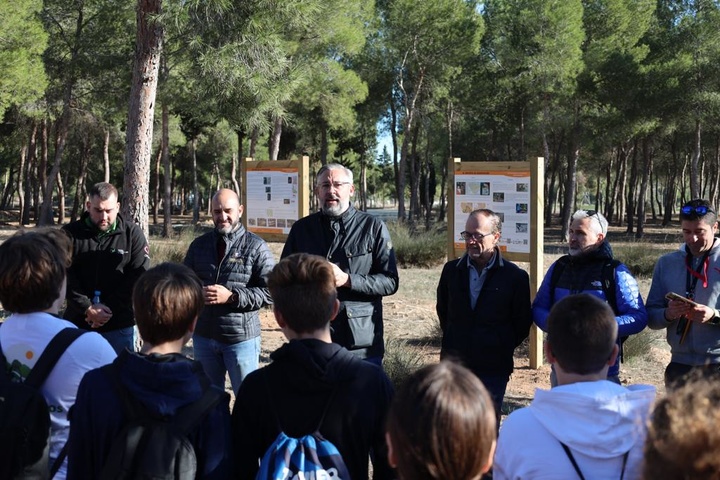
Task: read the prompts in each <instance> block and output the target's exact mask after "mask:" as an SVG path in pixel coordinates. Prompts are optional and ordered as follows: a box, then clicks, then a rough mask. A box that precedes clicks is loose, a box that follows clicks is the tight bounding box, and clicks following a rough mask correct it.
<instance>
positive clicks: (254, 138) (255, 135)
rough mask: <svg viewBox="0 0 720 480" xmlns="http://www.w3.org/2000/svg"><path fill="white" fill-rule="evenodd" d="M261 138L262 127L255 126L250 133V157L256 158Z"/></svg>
mask: <svg viewBox="0 0 720 480" xmlns="http://www.w3.org/2000/svg"><path fill="white" fill-rule="evenodd" d="M259 138H260V129H259V128H258V127H255V128H253V131H252V134H251V135H250V149H249V150H248V157H250V158H255V152H256V150H257V143H258V139H259Z"/></svg>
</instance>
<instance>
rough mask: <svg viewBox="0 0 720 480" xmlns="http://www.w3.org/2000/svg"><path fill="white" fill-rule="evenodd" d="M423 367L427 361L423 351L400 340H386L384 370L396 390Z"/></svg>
mask: <svg viewBox="0 0 720 480" xmlns="http://www.w3.org/2000/svg"><path fill="white" fill-rule="evenodd" d="M423 365H425V359H424V355H423V353H422V350H421V349H419V348H417V347H416V346H413V345H410V344H409V343H408V342H407V341H406V340H403V339H400V338H388V339H386V340H385V357H384V358H383V370H384V371H385V373H386V374H387V376H388V378H389V379H390V381H391V382H392V384H393V385H394V386H395V388H396V389H397V388H398V387H399V386H400V385H402V384H403V382H404V381H405V380H406V379H407V378H408V377H409V376H410V375H412V374H413V373H414V372H415V371H416V370H418V369H419V368H421V367H422V366H423Z"/></svg>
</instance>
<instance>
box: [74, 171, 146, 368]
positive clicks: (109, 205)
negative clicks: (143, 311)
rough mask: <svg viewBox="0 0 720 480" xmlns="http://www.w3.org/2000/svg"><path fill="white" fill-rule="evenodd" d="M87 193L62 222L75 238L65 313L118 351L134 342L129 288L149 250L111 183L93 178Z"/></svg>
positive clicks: (138, 228)
mask: <svg viewBox="0 0 720 480" xmlns="http://www.w3.org/2000/svg"><path fill="white" fill-rule="evenodd" d="M89 198H90V199H89V200H88V202H87V204H86V208H87V211H86V212H85V213H83V215H82V216H81V217H80V219H79V220H76V221H74V222H71V223H69V224H67V225H65V226H64V227H63V230H64V231H65V232H66V233H67V234H68V235H69V236H70V237H71V238H72V241H73V261H72V265H71V266H70V268H69V269H68V272H67V283H68V285H67V295H66V298H67V308H66V310H65V314H64V318H66V319H67V320H70V321H71V322H73V323H74V324H75V325H77V326H78V328H84V329H93V330H96V331H97V332H98V333H100V334H101V335H102V336H103V337H105V339H106V340H107V341H108V342H109V343H110V345H112V347H113V348H114V349H115V351H116V352H117V353H118V354H119V353H120V352H122V351H123V350H124V349H125V348H129V349H130V350H133V349H134V346H135V338H134V337H135V335H134V326H135V318H134V316H133V309H132V301H131V297H132V289H133V285H135V281H136V280H137V279H138V278H139V277H140V275H141V274H142V273H143V272H145V271H146V270H147V269H148V268H150V250H149V248H148V243H147V239H146V238H145V234H143V231H142V229H141V228H140V227H139V226H138V225H136V224H134V223H130V222H126V221H125V219H123V218H122V216H121V215H120V214H119V213H118V211H119V209H120V202H118V191H117V189H116V188H115V187H114V186H113V185H111V184H109V183H106V182H101V183H96V184H95V185H93V186H92V188H91V189H90V193H89ZM96 292H99V293H97V294H96ZM95 297H99V299H95V302H93V299H94V298H95ZM98 300H99V301H98Z"/></svg>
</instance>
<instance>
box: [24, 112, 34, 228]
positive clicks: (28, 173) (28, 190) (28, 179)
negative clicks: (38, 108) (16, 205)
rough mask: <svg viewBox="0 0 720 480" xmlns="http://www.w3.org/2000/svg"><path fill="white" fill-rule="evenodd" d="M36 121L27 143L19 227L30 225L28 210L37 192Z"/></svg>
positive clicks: (32, 204)
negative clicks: (23, 194)
mask: <svg viewBox="0 0 720 480" xmlns="http://www.w3.org/2000/svg"><path fill="white" fill-rule="evenodd" d="M37 131H38V124H37V121H36V120H35V121H33V123H32V130H31V131H30V141H29V142H28V154H27V166H26V168H25V200H24V205H25V206H24V208H23V210H22V215H21V216H20V224H21V225H30V210H32V208H31V207H33V208H34V206H35V204H34V203H33V198H34V197H35V195H36V192H37V183H36V181H37V178H36V177H37Z"/></svg>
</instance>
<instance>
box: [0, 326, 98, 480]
mask: <svg viewBox="0 0 720 480" xmlns="http://www.w3.org/2000/svg"><path fill="white" fill-rule="evenodd" d="M83 333H85V330H80V329H78V328H74V327H68V328H65V329H63V330H61V331H60V332H58V334H57V335H55V336H54V337H53V339H52V340H51V341H50V343H48V345H47V346H46V347H45V350H43V352H42V354H41V355H40V358H38V360H37V362H36V363H35V366H34V367H33V368H32V369H31V370H30V373H29V374H28V376H27V378H26V379H25V381H24V382H18V381H13V378H12V376H11V374H10V373H9V372H8V370H7V359H6V358H5V355H4V354H3V353H2V349H0V368H1V369H2V372H0V478H2V479H26V478H27V479H29V478H33V479H47V478H52V477H54V476H55V473H56V472H57V471H58V469H59V468H60V466H61V465H62V463H63V461H64V460H65V456H66V455H67V443H66V444H65V445H64V446H63V448H62V450H61V451H60V454H59V455H58V458H57V459H55V462H54V463H53V465H52V468H50V467H49V465H48V452H49V449H50V441H49V440H50V410H49V408H48V404H47V402H46V400H45V397H44V396H43V395H42V393H40V387H42V385H43V383H45V379H46V378H47V377H48V375H50V372H52V370H53V368H54V367H55V364H56V363H57V362H58V360H59V359H60V357H61V356H62V354H63V353H64V352H65V350H67V348H68V347H69V346H70V344H72V343H73V342H74V341H75V340H76V339H77V338H79V337H80V336H81V335H82V334H83Z"/></svg>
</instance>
